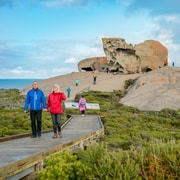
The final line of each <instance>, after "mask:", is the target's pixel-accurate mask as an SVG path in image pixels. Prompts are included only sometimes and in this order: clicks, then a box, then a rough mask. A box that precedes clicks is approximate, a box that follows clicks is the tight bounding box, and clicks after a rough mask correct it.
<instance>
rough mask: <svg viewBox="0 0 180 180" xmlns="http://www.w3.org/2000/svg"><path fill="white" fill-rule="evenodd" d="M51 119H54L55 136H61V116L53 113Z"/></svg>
mask: <svg viewBox="0 0 180 180" xmlns="http://www.w3.org/2000/svg"><path fill="white" fill-rule="evenodd" d="M51 118H52V124H53V132H54V134H57V133H58V134H60V132H61V123H60V120H61V114H53V113H51Z"/></svg>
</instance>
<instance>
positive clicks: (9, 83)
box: [0, 78, 44, 90]
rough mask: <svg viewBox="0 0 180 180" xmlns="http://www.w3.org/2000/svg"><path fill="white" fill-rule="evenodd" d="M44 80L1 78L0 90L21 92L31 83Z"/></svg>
mask: <svg viewBox="0 0 180 180" xmlns="http://www.w3.org/2000/svg"><path fill="white" fill-rule="evenodd" d="M42 80H44V79H15V78H6V79H5V78H3V79H0V89H19V90H22V89H24V88H25V87H27V86H29V85H31V84H32V82H33V81H38V82H40V81H42Z"/></svg>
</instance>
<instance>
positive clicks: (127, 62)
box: [102, 38, 168, 73]
mask: <svg viewBox="0 0 180 180" xmlns="http://www.w3.org/2000/svg"><path fill="white" fill-rule="evenodd" d="M102 41H103V48H104V52H105V54H106V58H107V63H108V66H109V68H110V69H117V68H118V69H119V70H120V71H122V72H123V73H136V72H147V71H150V70H155V69H158V68H161V67H163V66H164V61H167V58H168V50H167V48H166V47H164V46H163V45H162V44H161V43H160V42H158V41H154V40H147V41H145V42H143V43H140V44H137V45H135V46H133V45H132V44H127V43H126V42H125V40H124V39H121V38H102Z"/></svg>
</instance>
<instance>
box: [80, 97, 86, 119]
mask: <svg viewBox="0 0 180 180" xmlns="http://www.w3.org/2000/svg"><path fill="white" fill-rule="evenodd" d="M78 106H79V110H80V111H81V114H82V116H84V115H85V111H86V99H85V97H84V95H82V96H81V98H80V99H79V102H78Z"/></svg>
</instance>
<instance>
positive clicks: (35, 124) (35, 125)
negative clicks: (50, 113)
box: [30, 110, 42, 137]
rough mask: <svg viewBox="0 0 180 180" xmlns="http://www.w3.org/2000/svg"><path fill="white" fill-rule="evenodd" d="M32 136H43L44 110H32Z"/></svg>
mask: <svg viewBox="0 0 180 180" xmlns="http://www.w3.org/2000/svg"><path fill="white" fill-rule="evenodd" d="M30 118H31V129H32V136H34V137H36V136H37V135H38V136H41V126H42V120H41V119H42V110H30Z"/></svg>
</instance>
